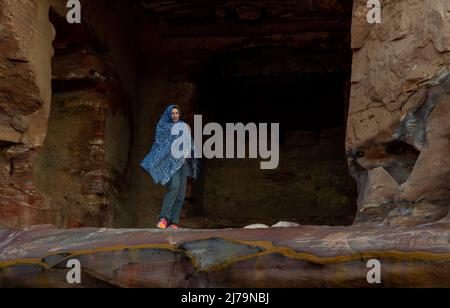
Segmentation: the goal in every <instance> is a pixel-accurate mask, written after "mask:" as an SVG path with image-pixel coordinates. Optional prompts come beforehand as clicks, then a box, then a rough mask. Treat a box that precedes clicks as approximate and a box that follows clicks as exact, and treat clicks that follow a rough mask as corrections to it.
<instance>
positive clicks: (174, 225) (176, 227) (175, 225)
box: [169, 224, 180, 229]
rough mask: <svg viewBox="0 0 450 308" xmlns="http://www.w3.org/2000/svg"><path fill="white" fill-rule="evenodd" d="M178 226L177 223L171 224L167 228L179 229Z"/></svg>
mask: <svg viewBox="0 0 450 308" xmlns="http://www.w3.org/2000/svg"><path fill="white" fill-rule="evenodd" d="M179 228H180V227H178V225H177V224H171V225H170V226H169V229H179Z"/></svg>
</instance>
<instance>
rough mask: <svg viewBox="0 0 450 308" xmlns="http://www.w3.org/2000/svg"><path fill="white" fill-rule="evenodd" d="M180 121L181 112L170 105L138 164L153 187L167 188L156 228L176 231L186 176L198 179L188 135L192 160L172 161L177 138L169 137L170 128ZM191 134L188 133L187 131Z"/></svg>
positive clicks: (176, 159)
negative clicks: (150, 180) (160, 185)
mask: <svg viewBox="0 0 450 308" xmlns="http://www.w3.org/2000/svg"><path fill="white" fill-rule="evenodd" d="M176 123H184V124H185V125H187V124H186V123H185V122H184V121H182V120H181V109H180V107H179V106H177V105H170V106H169V107H167V109H166V111H165V112H164V114H163V115H162V117H161V119H160V120H159V122H158V125H157V127H156V136H155V143H154V144H153V147H152V149H151V151H150V153H148V154H147V156H146V157H145V158H144V160H143V161H142V162H141V163H140V165H141V167H142V168H144V170H146V171H147V172H148V173H150V175H151V176H152V178H153V181H154V182H155V183H156V184H162V185H165V186H167V191H166V194H165V196H164V200H163V204H162V209H161V214H160V216H159V223H158V225H157V227H158V228H159V229H166V228H172V229H178V225H179V221H180V212H181V208H182V207H183V204H184V198H185V194H186V184H187V177H192V178H194V179H196V178H197V175H198V161H197V159H195V158H193V157H194V155H193V153H194V143H193V142H192V138H191V136H187V137H188V138H189V139H190V140H191V145H192V150H191V157H192V158H183V157H182V158H175V157H174V156H173V155H172V151H171V149H172V144H173V142H174V141H175V140H176V139H177V138H178V137H179V136H175V135H172V127H173V125H175V124H176ZM189 132H190V130H189Z"/></svg>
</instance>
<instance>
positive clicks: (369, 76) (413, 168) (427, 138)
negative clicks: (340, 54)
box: [347, 0, 450, 225]
mask: <svg viewBox="0 0 450 308" xmlns="http://www.w3.org/2000/svg"><path fill="white" fill-rule="evenodd" d="M366 4H367V3H366V1H361V0H360V1H355V3H354V13H353V14H354V18H353V32H352V46H353V48H354V59H353V69H352V94H351V101H350V110H349V120H348V131H347V149H348V156H349V160H350V166H351V169H352V172H353V174H354V175H355V177H356V178H357V180H358V182H359V187H360V198H359V212H358V216H357V221H359V222H369V221H370V222H383V223H388V224H394V225H395V224H411V225H416V224H421V223H427V222H432V221H436V220H439V219H440V218H442V217H443V216H445V215H446V214H447V213H448V206H449V200H450V193H449V191H450V189H449V188H450V186H449V183H450V155H449V154H450V147H449V135H450V126H449V125H450V121H448V119H449V117H450V113H449V105H450V96H449V90H448V89H449V87H450V71H449V63H450V53H449V51H450V50H449V48H450V46H449V42H450V14H449V5H450V4H449V3H448V2H447V1H444V0H437V1H410V0H402V1H383V10H382V23H381V24H375V25H369V24H368V23H367V22H366V12H367V10H368V9H367V7H366Z"/></svg>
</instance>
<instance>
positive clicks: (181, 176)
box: [159, 164, 187, 224]
mask: <svg viewBox="0 0 450 308" xmlns="http://www.w3.org/2000/svg"><path fill="white" fill-rule="evenodd" d="M186 184H187V165H186V164H184V165H183V166H182V167H181V168H180V169H179V170H178V171H177V172H176V173H175V174H174V175H173V176H172V178H171V179H170V181H169V183H168V184H167V191H166V194H165V196H164V200H163V205H162V210H161V215H160V216H159V218H160V219H162V218H165V219H167V221H168V222H169V224H179V223H180V213H181V208H182V207H183V204H184V197H185V195H186Z"/></svg>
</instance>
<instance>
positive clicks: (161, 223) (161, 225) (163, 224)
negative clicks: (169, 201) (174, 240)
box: [157, 218, 169, 229]
mask: <svg viewBox="0 0 450 308" xmlns="http://www.w3.org/2000/svg"><path fill="white" fill-rule="evenodd" d="M168 224H169V222H168V221H167V219H164V218H163V219H161V220H160V221H159V223H158V225H157V227H158V229H167V225H168Z"/></svg>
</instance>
